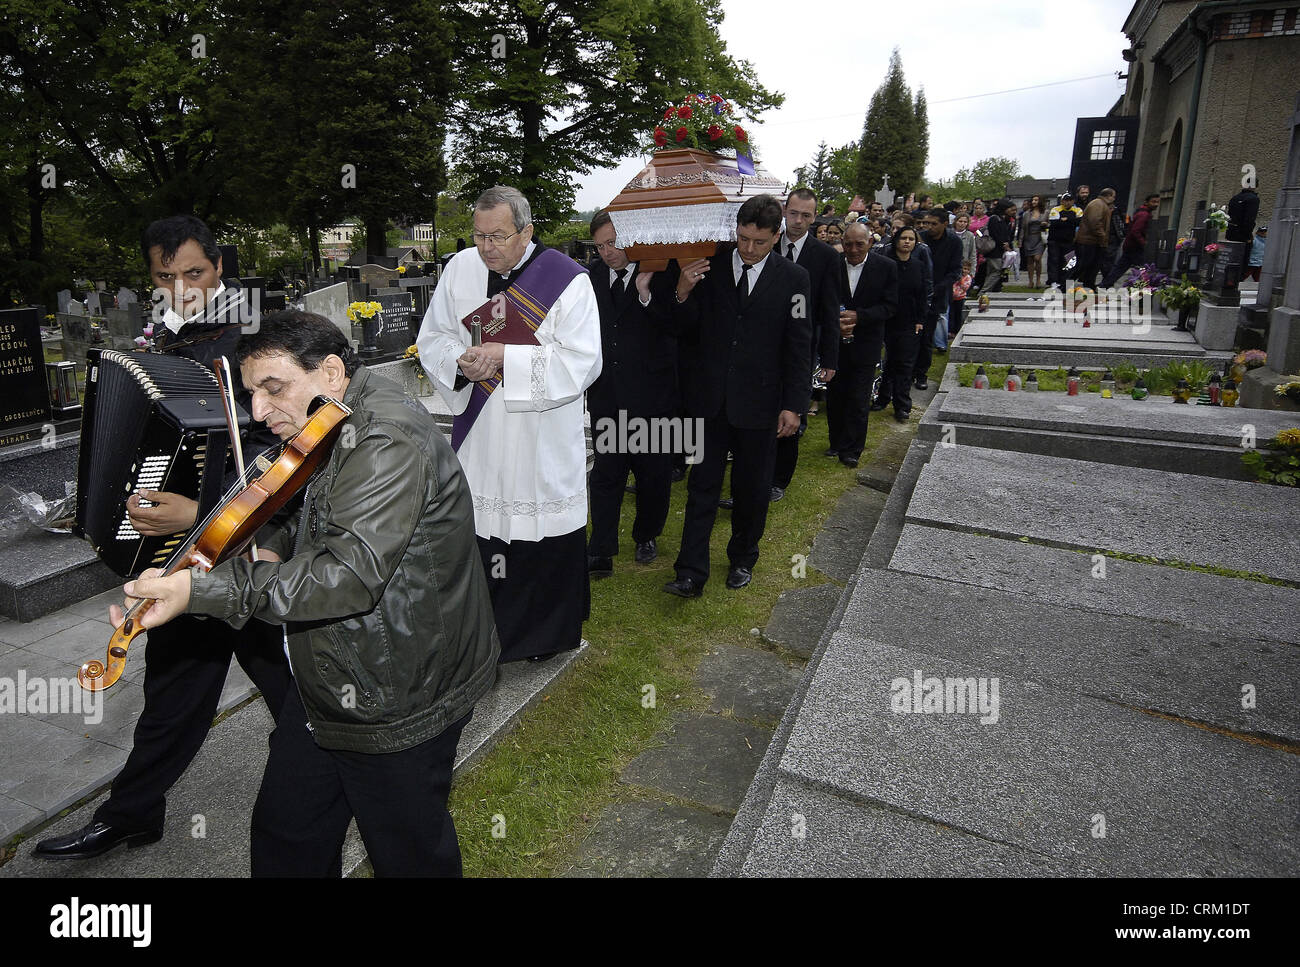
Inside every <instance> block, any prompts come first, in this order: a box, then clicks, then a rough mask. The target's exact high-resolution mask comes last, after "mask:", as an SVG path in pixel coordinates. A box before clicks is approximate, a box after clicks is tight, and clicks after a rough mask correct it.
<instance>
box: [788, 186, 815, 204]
mask: <svg viewBox="0 0 1300 967" xmlns="http://www.w3.org/2000/svg"><path fill="white" fill-rule="evenodd" d="M791 198H802V199H803V200H804V201H810V202H812V203H813V205H814V206H815V205H816V204H817V192H815V191H813V190H812V189H811V188H796V189H795V190H794V191H792V192H790V194H789V195H787V196H786V199H785V200H786V202H787V203H789V201H790V199H791Z"/></svg>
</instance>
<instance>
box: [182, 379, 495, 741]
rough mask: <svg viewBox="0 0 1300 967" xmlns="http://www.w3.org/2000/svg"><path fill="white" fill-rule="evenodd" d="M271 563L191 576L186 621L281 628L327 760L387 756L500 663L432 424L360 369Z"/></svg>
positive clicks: (462, 490) (469, 525)
mask: <svg viewBox="0 0 1300 967" xmlns="http://www.w3.org/2000/svg"><path fill="white" fill-rule="evenodd" d="M343 402H344V403H345V404H346V405H347V406H349V407H351V408H352V415H351V416H350V417H348V419H347V421H346V422H345V424H344V426H343V431H342V433H341V434H340V436H339V441H338V443H336V444H335V446H334V450H333V452H332V453H331V455H330V459H329V461H328V462H327V463H326V464H325V465H324V466H323V467H322V468H321V469H320V471H319V472H318V473H317V474H316V476H315V477H314V478H313V480H312V482H311V483H310V484H308V486H307V488H306V493H305V498H304V501H303V509H302V514H301V516H300V517H299V518H298V519H297V520H295V521H293V522H291V523H290V524H288V525H287V526H285V527H283V528H281V529H280V530H278V531H277V532H276V533H275V534H274V535H273V536H272V537H271V539H270V540H268V541H266V542H265V545H264V546H266V547H267V548H268V549H270V550H273V551H275V552H276V553H277V554H279V555H280V557H281V558H282V559H283V560H282V561H281V562H278V563H273V562H269V561H259V562H257V563H256V564H253V563H250V562H249V561H246V560H242V559H240V560H233V561H227V562H225V563H224V564H221V565H219V566H218V567H216V568H214V569H213V570H212V571H211V572H209V573H207V574H200V573H197V572H196V573H195V574H194V577H193V586H192V587H193V589H192V592H191V595H190V611H192V612H196V613H199V614H206V615H211V616H213V617H216V618H220V619H221V620H222V621H225V622H227V623H228V624H231V625H233V626H235V627H237V628H238V627H242V626H243V624H244V622H246V621H248V620H249V619H250V618H253V617H256V618H261V619H262V620H264V621H270V622H273V623H286V624H287V625H288V632H289V658H290V664H291V665H292V668H293V674H294V680H295V682H296V683H297V686H298V692H299V694H300V695H301V697H302V703H303V707H304V709H306V712H307V723H308V727H309V728H311V730H312V734H313V735H314V737H315V739H316V742H317V744H318V745H320V746H321V747H322V748H325V749H341V750H347V751H353V752H396V751H400V750H402V749H406V748H409V747H411V746H414V745H418V744H419V743H421V742H424V741H426V740H428V739H431V738H433V737H434V736H436V735H438V734H439V733H440V732H441V731H442V730H443V729H444V728H446V727H447V726H448V725H449V724H451V723H453V722H455V721H457V720H459V719H461V718H463V717H464V716H465V715H467V714H468V713H469V712H470V711H471V710H472V709H473V707H474V703H475V702H476V701H478V699H479V698H481V697H482V696H483V695H484V694H485V693H486V692H487V691H488V689H490V688H491V687H492V684H493V682H494V681H495V678H496V662H497V656H498V654H499V652H500V644H499V642H498V640H497V633H496V624H495V622H494V620H493V617H492V603H491V600H490V598H489V597H488V588H487V579H486V578H485V576H484V574H483V563H482V558H481V557H480V556H479V550H478V541H477V539H476V537H475V535H474V509H473V500H472V497H471V495H470V492H469V487H468V486H467V485H466V483H465V477H464V474H463V473H462V472H461V469H460V464H459V462H458V461H457V460H456V455H455V454H454V453H453V452H452V449H451V446H450V444H448V442H447V440H446V438H445V437H444V436H443V434H442V432H441V431H440V430H439V429H438V426H437V424H436V423H434V421H433V419H432V417H430V416H429V414H428V413H427V412H425V410H424V409H423V408H422V407H421V406H420V405H419V404H418V403H416V402H415V401H414V400H411V399H410V398H408V397H406V396H405V395H404V394H403V393H402V391H401V390H400V389H399V388H398V387H397V386H396V385H395V384H393V383H391V382H389V381H388V380H386V379H384V378H383V377H381V376H376V375H375V374H373V373H371V372H369V371H368V370H367V369H366V368H365V367H364V366H362V367H360V368H359V369H358V370H357V371H356V373H355V374H354V375H353V376H352V380H351V382H350V383H349V384H348V388H347V390H346V392H345V393H344V397H343Z"/></svg>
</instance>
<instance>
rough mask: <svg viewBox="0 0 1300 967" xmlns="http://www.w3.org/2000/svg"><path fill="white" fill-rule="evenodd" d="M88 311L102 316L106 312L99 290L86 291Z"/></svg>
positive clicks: (90, 313)
mask: <svg viewBox="0 0 1300 967" xmlns="http://www.w3.org/2000/svg"><path fill="white" fill-rule="evenodd" d="M86 313H87V314H88V315H92V316H102V315H103V314H104V311H103V309H102V308H100V304H99V293H98V292H93V291H92V292H87V293H86Z"/></svg>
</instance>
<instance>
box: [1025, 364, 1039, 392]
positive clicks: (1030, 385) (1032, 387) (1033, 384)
mask: <svg viewBox="0 0 1300 967" xmlns="http://www.w3.org/2000/svg"><path fill="white" fill-rule="evenodd" d="M1025 392H1026V393H1037V392H1038V377H1037V376H1035V375H1034V371H1033V370H1032V369H1031V370H1030V371H1029V375H1028V376H1026V377H1025Z"/></svg>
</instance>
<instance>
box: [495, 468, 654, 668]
mask: <svg viewBox="0 0 1300 967" xmlns="http://www.w3.org/2000/svg"><path fill="white" fill-rule="evenodd" d="M638 489H639V488H638ZM478 552H479V557H480V558H481V559H482V561H483V573H484V574H485V575H487V584H488V594H489V595H490V596H491V597H492V616H493V617H494V618H495V619H496V623H497V636H498V637H499V638H500V639H501V657H500V658H498V659H497V662H498V663H499V664H505V663H506V662H511V661H522V660H523V659H525V658H540V657H542V656H545V655H554V654H557V653H558V652H561V651H569V650H571V649H573V648H577V647H578V646H579V645H580V644H582V623H583V622H584V621H586V620H587V619H588V618H589V617H591V577H590V575H589V574H588V573H587V528H586V526H585V525H584V526H582V527H579V528H578V529H577V530H573V531H570V532H569V533H567V534H560V535H558V536H556V537H544V538H542V539H541V540H540V541H523V540H513V541H509V542H507V541H503V540H502V539H501V538H499V537H490V538H489V537H479V539H478Z"/></svg>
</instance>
